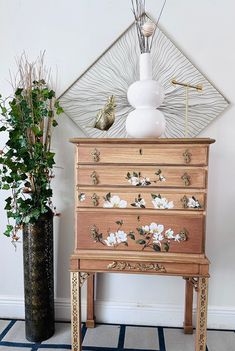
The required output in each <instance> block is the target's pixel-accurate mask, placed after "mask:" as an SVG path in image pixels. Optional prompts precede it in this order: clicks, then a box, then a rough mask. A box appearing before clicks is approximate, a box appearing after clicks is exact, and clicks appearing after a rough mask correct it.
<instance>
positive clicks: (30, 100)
mask: <svg viewBox="0 0 235 351" xmlns="http://www.w3.org/2000/svg"><path fill="white" fill-rule="evenodd" d="M17 66H18V74H17V76H16V77H15V79H14V81H15V82H14V83H13V89H14V94H13V96H12V97H11V98H8V99H7V100H3V99H2V97H1V96H0V116H1V117H0V132H4V133H5V132H8V136H9V137H8V141H7V143H6V145H5V147H4V148H3V150H0V189H2V190H10V191H11V195H10V196H9V197H7V199H6V200H5V201H6V206H5V210H6V211H7V218H8V225H7V228H6V231H5V233H4V234H5V235H6V236H9V237H11V238H12V241H13V242H15V241H17V240H18V235H17V231H18V230H19V229H21V227H22V225H23V224H24V223H34V222H35V221H36V220H37V219H38V218H39V216H40V215H41V214H43V213H46V212H48V211H49V209H50V208H51V207H52V202H51V196H52V190H51V187H50V183H51V179H52V178H53V165H54V163H55V162H54V153H53V152H51V136H52V128H53V127H56V126H57V124H58V123H57V121H56V119H55V117H56V115H59V114H60V113H62V112H63V109H62V108H61V107H60V105H59V103H58V101H57V100H56V98H55V92H54V90H52V89H50V88H49V86H48V81H49V80H50V72H48V71H47V70H46V69H45V66H44V54H42V55H40V56H39V57H38V59H37V60H36V61H35V62H29V61H28V59H27V57H26V55H25V54H23V55H22V56H21V58H20V59H19V60H18V62H17Z"/></svg>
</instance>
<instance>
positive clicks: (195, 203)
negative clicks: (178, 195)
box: [187, 196, 201, 208]
mask: <svg viewBox="0 0 235 351" xmlns="http://www.w3.org/2000/svg"><path fill="white" fill-rule="evenodd" d="M187 207H188V208H201V205H200V203H199V201H198V200H197V199H196V198H195V197H194V196H192V197H189V198H188V202H187Z"/></svg>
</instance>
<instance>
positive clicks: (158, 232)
mask: <svg viewBox="0 0 235 351" xmlns="http://www.w3.org/2000/svg"><path fill="white" fill-rule="evenodd" d="M116 224H118V228H117V230H116V231H115V232H108V236H107V238H106V239H105V238H104V237H103V234H102V233H100V231H99V229H98V228H97V227H96V226H95V225H94V226H93V227H91V236H92V238H93V240H94V241H95V242H96V243H100V244H102V245H106V246H109V247H117V246H119V245H121V244H124V245H125V246H128V239H130V240H133V241H135V243H136V244H138V245H140V246H141V249H142V250H144V249H145V248H150V249H152V250H154V251H163V252H167V251H169V248H170V244H171V242H172V241H175V242H178V243H180V242H183V241H186V240H188V232H187V230H186V229H185V228H184V229H182V230H181V231H180V232H179V233H177V234H175V233H174V231H173V230H172V229H171V228H169V229H167V230H165V228H164V225H163V224H157V223H154V222H153V223H151V224H150V225H143V226H141V227H138V228H136V229H137V233H135V231H130V232H129V233H126V232H125V231H124V230H123V228H122V225H123V221H122V220H121V221H117V222H116ZM136 235H138V236H139V237H136Z"/></svg>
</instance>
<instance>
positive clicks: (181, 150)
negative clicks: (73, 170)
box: [77, 144, 208, 166]
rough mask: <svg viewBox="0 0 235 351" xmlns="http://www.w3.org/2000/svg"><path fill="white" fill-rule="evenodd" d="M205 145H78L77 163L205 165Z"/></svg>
mask: <svg viewBox="0 0 235 351" xmlns="http://www.w3.org/2000/svg"><path fill="white" fill-rule="evenodd" d="M207 153H208V147H207V146H206V145H201V146H199V145H156V144H152V145H151V144H150V145H143V144H139V145H138V144H137V145H136V144H135V145H133V146H132V145H124V144H123V145H122V144H117V145H115V144H112V145H108V146H105V145H99V144H97V145H94V146H91V145H87V146H86V145H83V146H81V145H79V146H78V150H77V162H78V163H83V164H91V163H124V164H125V163H128V164H130V163H132V164H133V163H140V164H161V165H202V166H203V165H207Z"/></svg>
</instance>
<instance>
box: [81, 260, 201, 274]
mask: <svg viewBox="0 0 235 351" xmlns="http://www.w3.org/2000/svg"><path fill="white" fill-rule="evenodd" d="M80 270H81V271H86V272H89V271H94V272H99V271H100V272H104V271H106V272H122V273H137V274H141V273H145V274H146V273H149V274H151V273H152V274H165V275H167V274H170V275H185V276H191V275H199V274H200V266H199V264H194V263H188V264H185V263H175V262H174V263H169V262H166V263H165V262H164V263H162V262H156V261H152V262H151V261H150V262H145V261H126V260H125V261H124V260H115V261H114V260H101V259H99V260H96V261H95V260H86V259H82V260H80Z"/></svg>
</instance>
